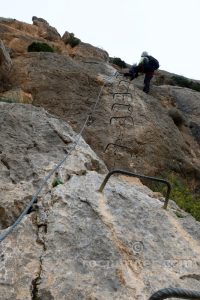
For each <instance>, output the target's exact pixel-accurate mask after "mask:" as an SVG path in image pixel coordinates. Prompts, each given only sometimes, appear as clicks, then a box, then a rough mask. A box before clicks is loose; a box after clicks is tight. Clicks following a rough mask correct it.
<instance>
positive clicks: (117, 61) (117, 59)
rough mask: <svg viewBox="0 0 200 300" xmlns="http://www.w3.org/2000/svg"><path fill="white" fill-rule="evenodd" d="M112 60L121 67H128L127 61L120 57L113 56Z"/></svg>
mask: <svg viewBox="0 0 200 300" xmlns="http://www.w3.org/2000/svg"><path fill="white" fill-rule="evenodd" d="M110 62H111V63H112V64H114V65H117V66H119V67H120V68H126V67H127V66H126V63H125V61H123V60H121V58H120V57H114V58H111V59H110Z"/></svg>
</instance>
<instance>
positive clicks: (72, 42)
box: [65, 33, 81, 48]
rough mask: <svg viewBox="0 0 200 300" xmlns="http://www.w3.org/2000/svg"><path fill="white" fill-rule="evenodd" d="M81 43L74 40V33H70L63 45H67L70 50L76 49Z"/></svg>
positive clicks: (78, 40) (76, 39)
mask: <svg viewBox="0 0 200 300" xmlns="http://www.w3.org/2000/svg"><path fill="white" fill-rule="evenodd" d="M80 42H81V40H80V39H78V38H76V37H75V36H74V33H70V34H69V37H68V38H67V39H66V41H65V44H66V45H67V44H69V45H70V46H71V47H72V48H74V47H76V46H77V45H79V44H80Z"/></svg>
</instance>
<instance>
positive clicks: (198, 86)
mask: <svg viewBox="0 0 200 300" xmlns="http://www.w3.org/2000/svg"><path fill="white" fill-rule="evenodd" d="M172 80H173V83H174V84H175V85H178V86H180V87H186V88H189V89H192V90H195V91H198V92H200V83H198V82H195V81H193V80H189V79H188V78H186V77H184V76H179V75H175V76H172Z"/></svg>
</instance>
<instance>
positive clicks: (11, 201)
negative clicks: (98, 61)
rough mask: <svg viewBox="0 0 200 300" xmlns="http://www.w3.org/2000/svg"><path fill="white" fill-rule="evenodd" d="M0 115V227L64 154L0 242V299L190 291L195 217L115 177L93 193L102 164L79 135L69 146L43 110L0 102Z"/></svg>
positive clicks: (195, 258)
mask: <svg viewBox="0 0 200 300" xmlns="http://www.w3.org/2000/svg"><path fill="white" fill-rule="evenodd" d="M0 113H1V118H0V122H1V123H0V126H1V139H2V143H1V149H0V151H1V164H2V165H1V167H0V177H1V181H0V182H1V193H2V195H1V209H0V213H1V218H0V220H1V230H0V233H2V232H4V230H6V228H7V226H9V225H11V223H13V221H14V220H15V219H16V218H17V216H18V215H19V214H20V212H21V211H22V210H23V207H24V206H25V204H27V203H28V202H29V201H30V197H31V195H32V194H33V193H35V190H36V188H37V187H38V185H39V183H40V182H41V180H42V178H43V177H44V176H46V175H47V174H48V173H49V172H50V170H52V168H53V167H54V166H55V164H56V163H58V161H60V160H61V159H63V157H64V156H65V155H66V154H67V153H70V154H69V158H68V159H67V160H66V162H65V163H64V165H63V166H62V167H61V169H60V170H59V175H60V177H61V178H62V180H63V182H64V184H61V185H58V186H57V187H55V188H53V187H52V184H51V182H52V181H51V180H49V182H48V184H47V185H46V186H45V188H44V189H43V191H42V193H41V195H40V197H38V201H37V204H36V205H35V206H34V210H33V211H32V212H31V213H29V214H28V215H26V216H25V217H24V219H23V220H22V222H21V223H20V225H19V226H18V227H17V228H16V229H15V230H14V231H13V232H12V233H11V234H10V235H9V236H8V237H7V238H6V239H5V240H4V241H3V242H1V244H0V257H1V260H0V284H1V289H0V299H2V300H3V299H4V300H8V299H9V300H15V299H20V300H29V299H30V300H31V299H42V300H49V299H52V300H62V299H63V300H64V299H73V300H74V299H88V300H89V299H99V300H103V299H113V300H114V299H124V300H125V299H136V300H143V299H144V300H145V299H147V298H148V297H149V296H150V295H151V293H152V292H154V291H155V290H157V289H160V288H163V287H168V286H175V287H184V288H189V289H196V290H199V289H200V284H199V266H200V259H199V257H200V243H199V240H200V235H199V233H200V223H198V222H196V221H195V220H194V219H193V218H192V217H191V216H189V215H187V214H185V215H184V217H183V218H181V219H180V218H178V217H177V216H176V211H177V207H176V205H175V204H173V203H171V205H170V207H171V208H169V210H168V211H165V210H164V209H163V208H162V206H163V203H162V202H161V201H160V200H158V199H156V198H154V194H153V193H152V192H151V190H149V189H148V188H147V187H145V186H143V185H141V184H138V182H135V181H131V180H128V178H125V177H117V178H116V177H115V178H114V177H113V178H111V179H110V181H109V182H108V184H107V185H106V187H105V190H104V194H101V193H99V192H98V189H99V187H100V184H101V183H102V180H103V178H104V176H105V175H103V174H105V173H106V172H107V170H106V167H105V165H104V164H103V162H102V161H101V160H100V159H99V158H98V157H97V156H96V154H95V153H94V152H93V151H92V150H91V149H90V147H89V146H88V145H87V144H86V143H85V142H84V140H83V139H82V138H80V140H79V143H78V145H77V147H76V148H75V149H74V150H73V151H72V148H73V144H74V141H75V139H77V136H76V134H75V133H74V132H73V131H72V129H71V128H70V126H69V125H67V124H66V123H65V122H63V121H61V120H59V119H57V118H56V117H54V116H52V115H50V114H49V113H47V112H46V111H45V110H44V109H40V108H36V107H33V106H31V105H23V104H5V103H1V104H0ZM13 145H15V147H13ZM100 173H103V174H100ZM3 212H4V213H3ZM3 221H4V223H3Z"/></svg>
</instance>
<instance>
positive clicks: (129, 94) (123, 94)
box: [112, 92, 133, 100]
mask: <svg viewBox="0 0 200 300" xmlns="http://www.w3.org/2000/svg"><path fill="white" fill-rule="evenodd" d="M112 95H113V99H115V96H116V95H122V96H123V100H124V97H125V96H130V98H131V99H132V100H133V96H132V94H131V93H128V92H126V93H112Z"/></svg>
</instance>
